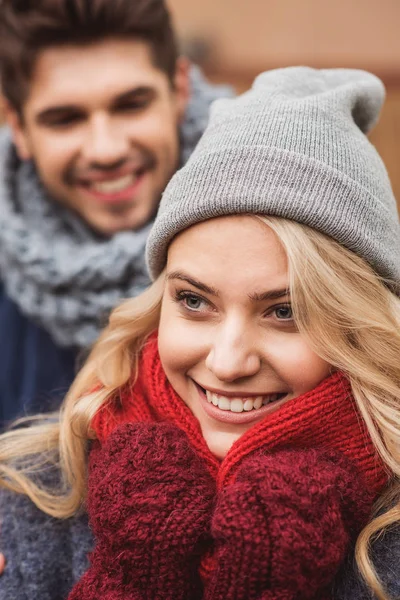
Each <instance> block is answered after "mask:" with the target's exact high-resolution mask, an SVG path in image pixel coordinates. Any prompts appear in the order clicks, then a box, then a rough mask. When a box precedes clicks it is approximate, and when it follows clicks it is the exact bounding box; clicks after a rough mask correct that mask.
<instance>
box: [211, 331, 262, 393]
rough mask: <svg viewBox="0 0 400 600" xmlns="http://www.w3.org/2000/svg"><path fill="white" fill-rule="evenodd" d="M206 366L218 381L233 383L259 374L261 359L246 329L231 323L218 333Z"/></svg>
mask: <svg viewBox="0 0 400 600" xmlns="http://www.w3.org/2000/svg"><path fill="white" fill-rule="evenodd" d="M206 366H207V368H208V369H209V370H210V371H211V372H212V373H213V375H215V377H216V378H217V379H219V380H220V381H223V382H226V383H231V382H234V381H237V380H238V379H243V378H246V377H251V376H253V375H255V374H256V373H258V371H259V370H260V367H261V357H260V354H259V352H258V349H257V348H256V345H255V344H254V342H253V341H252V339H251V337H250V336H249V334H248V332H247V334H246V331H245V328H243V327H240V326H238V325H237V324H236V325H235V323H231V324H230V325H225V326H223V327H222V328H221V329H220V330H219V331H218V332H217V334H216V336H215V338H214V340H213V343H212V345H211V348H210V351H209V353H208V356H207V358H206Z"/></svg>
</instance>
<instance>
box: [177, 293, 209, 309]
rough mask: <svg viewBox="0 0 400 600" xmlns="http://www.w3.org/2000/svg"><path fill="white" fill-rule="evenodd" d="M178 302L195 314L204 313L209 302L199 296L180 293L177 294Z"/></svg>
mask: <svg viewBox="0 0 400 600" xmlns="http://www.w3.org/2000/svg"><path fill="white" fill-rule="evenodd" d="M176 300H177V302H179V303H180V304H181V305H183V307H184V308H186V309H187V310H191V311H193V312H200V311H204V310H206V309H207V308H208V302H207V301H206V300H204V298H202V297H201V296H198V295H197V294H192V293H189V292H178V293H177V294H176Z"/></svg>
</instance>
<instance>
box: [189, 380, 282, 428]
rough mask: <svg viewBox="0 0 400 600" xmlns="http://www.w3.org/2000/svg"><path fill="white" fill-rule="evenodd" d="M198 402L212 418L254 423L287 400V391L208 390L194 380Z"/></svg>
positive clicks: (228, 421) (230, 421)
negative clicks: (264, 392) (265, 392)
mask: <svg viewBox="0 0 400 600" xmlns="http://www.w3.org/2000/svg"><path fill="white" fill-rule="evenodd" d="M194 385H195V387H196V390H197V392H198V394H199V399H200V404H201V407H202V408H203V410H204V411H205V413H206V414H207V415H208V416H209V417H211V418H212V419H216V420H217V421H221V422H224V423H237V424H239V423H256V422H257V421H260V420H261V419H263V418H264V417H265V416H266V415H267V414H269V413H271V412H273V411H274V410H276V409H277V408H279V406H280V405H281V404H283V403H284V402H286V401H287V400H288V393H286V392H273V393H269V394H254V393H253V394H250V393H247V392H246V393H244V392H242V393H239V392H223V391H219V390H218V391H216V390H214V389H213V390H210V389H208V388H206V387H203V386H200V385H199V384H198V383H196V382H195V381H194Z"/></svg>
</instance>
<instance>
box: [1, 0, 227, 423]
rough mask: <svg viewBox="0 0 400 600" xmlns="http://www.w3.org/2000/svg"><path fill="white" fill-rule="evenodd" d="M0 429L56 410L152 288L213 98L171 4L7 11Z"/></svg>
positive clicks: (77, 2)
mask: <svg viewBox="0 0 400 600" xmlns="http://www.w3.org/2000/svg"><path fill="white" fill-rule="evenodd" d="M0 39H1V46H0V81H1V88H2V92H3V96H4V99H5V100H4V113H5V117H6V121H7V125H8V127H6V128H4V129H3V131H2V132H1V133H0V279H1V283H0V338H1V340H2V349H1V352H0V421H1V422H3V423H4V422H9V421H10V420H11V419H12V418H13V417H14V416H16V415H20V414H22V413H27V412H29V413H32V412H38V411H47V410H50V409H52V408H56V407H57V405H58V403H59V401H60V398H61V397H62V396H63V394H65V391H66V389H67V388H68V386H69V384H70V383H71V381H72V379H73V377H74V374H75V372H76V368H77V366H78V365H79V363H80V361H81V360H82V358H81V357H82V351H83V350H84V349H86V348H87V347H88V346H89V345H90V344H91V343H92V342H93V341H94V340H95V338H96V336H97V335H98V333H99V330H100V329H101V326H102V325H103V324H104V322H105V321H106V319H107V316H108V314H109V311H110V310H111V309H112V308H113V307H114V306H115V305H116V304H117V303H118V302H119V301H120V300H122V299H123V298H125V297H128V296H132V295H135V294H137V293H139V292H140V291H142V290H143V288H144V287H145V286H146V285H147V283H148V279H147V273H146V269H145V263H144V256H143V251H144V244H145V241H146V237H147V234H148V231H149V228H150V226H151V221H152V219H153V216H154V214H155V212H156V210H157V206H158V203H159V200H160V196H161V193H162V191H163V189H164V187H165V185H166V183H167V182H168V181H169V179H170V177H171V176H172V174H173V173H174V172H175V170H176V169H177V168H178V167H179V166H180V165H181V164H183V163H184V162H185V161H186V160H187V158H188V157H189V155H190V153H191V151H192V150H193V148H194V146H195V145H196V143H197V141H198V139H199V137H200V136H201V133H202V132H203V129H204V127H205V125H206V122H207V117H208V109H209V105H210V103H211V102H212V101H213V100H214V99H215V98H216V97H218V96H220V95H226V94H228V93H229V92H228V90H226V89H216V88H214V87H211V86H209V85H208V84H206V82H205V81H204V80H203V79H202V77H201V75H200V73H199V72H198V71H197V70H195V69H194V68H192V69H190V68H189V66H188V63H187V61H186V60H185V59H183V58H181V57H179V56H178V54H177V47H176V41H175V36H174V31H173V29H172V26H171V21H170V15H169V13H168V10H167V8H166V6H165V3H164V1H163V0H135V1H134V2H133V1H132V0H119V1H118V2H115V1H114V0H28V1H25V2H19V1H17V0H3V1H2V2H1V3H0Z"/></svg>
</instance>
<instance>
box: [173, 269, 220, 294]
mask: <svg viewBox="0 0 400 600" xmlns="http://www.w3.org/2000/svg"><path fill="white" fill-rule="evenodd" d="M171 279H179V280H180V281H186V283H189V284H190V285H192V286H193V287H196V288H197V289H199V290H201V291H202V292H205V293H206V294H210V296H214V297H215V298H218V297H219V292H218V290H216V289H215V288H212V287H210V286H208V285H206V284H205V283H202V282H201V281H198V280H197V279H194V278H193V277H189V275H186V273H182V272H181V271H173V272H172V273H168V274H167V280H168V281H171Z"/></svg>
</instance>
